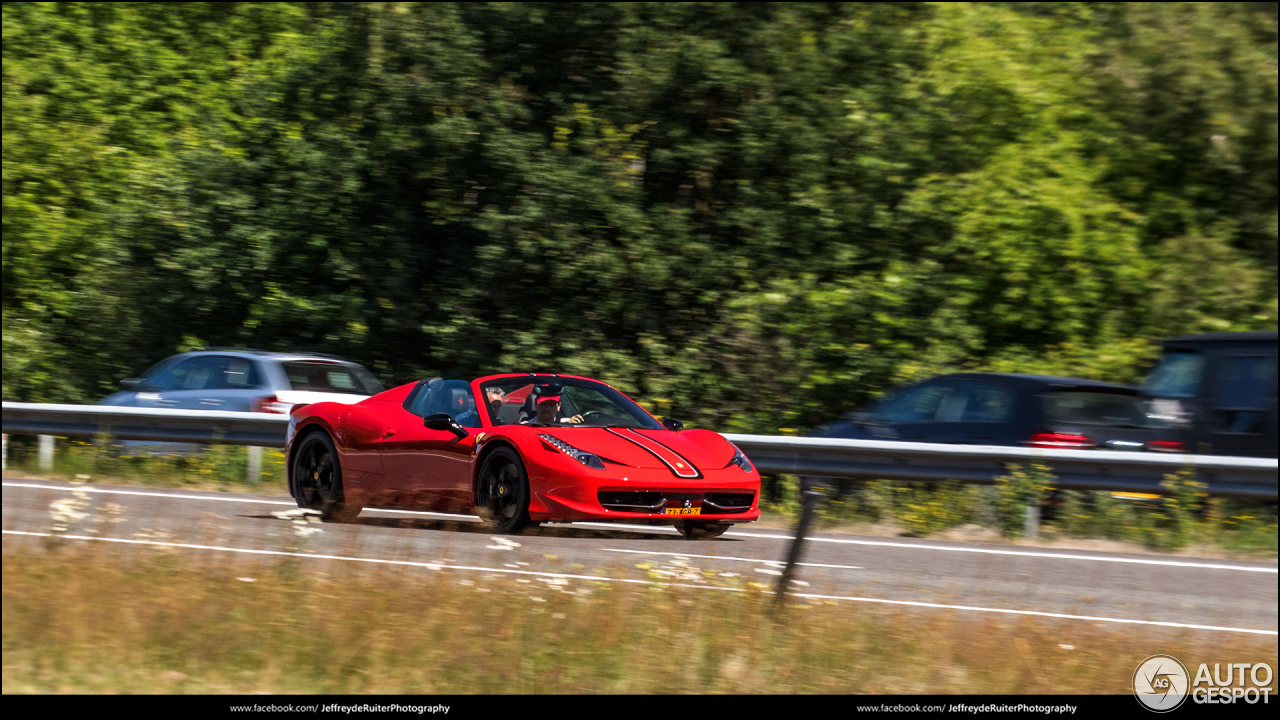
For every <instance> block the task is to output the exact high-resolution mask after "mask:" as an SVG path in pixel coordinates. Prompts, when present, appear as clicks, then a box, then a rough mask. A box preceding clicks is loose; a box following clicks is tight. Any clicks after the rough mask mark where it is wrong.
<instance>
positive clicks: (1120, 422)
mask: <svg viewBox="0 0 1280 720" xmlns="http://www.w3.org/2000/svg"><path fill="white" fill-rule="evenodd" d="M1040 399H1041V402H1043V403H1044V413H1045V415H1046V416H1047V417H1048V418H1049V422H1051V423H1053V424H1056V425H1101V426H1107V427H1139V428H1162V427H1166V424H1165V423H1164V422H1163V421H1161V420H1160V419H1158V418H1152V417H1149V416H1148V415H1147V413H1146V408H1145V407H1144V403H1143V402H1142V399H1141V398H1139V397H1137V396H1136V395H1126V394H1122V393H1107V392H1081V391H1078V390H1076V391H1073V390H1062V391H1053V392H1047V393H1044V394H1043V395H1041V396H1040Z"/></svg>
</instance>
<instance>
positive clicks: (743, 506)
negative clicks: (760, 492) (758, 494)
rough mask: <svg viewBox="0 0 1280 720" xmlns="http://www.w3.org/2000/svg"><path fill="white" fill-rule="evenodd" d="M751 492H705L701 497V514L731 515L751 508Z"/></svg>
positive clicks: (752, 496)
mask: <svg viewBox="0 0 1280 720" xmlns="http://www.w3.org/2000/svg"><path fill="white" fill-rule="evenodd" d="M753 500H755V495H754V494H752V493H707V494H706V495H704V496H703V498H702V514H703V515H731V514H733V513H744V512H746V511H748V510H750V509H751V502H752V501H753Z"/></svg>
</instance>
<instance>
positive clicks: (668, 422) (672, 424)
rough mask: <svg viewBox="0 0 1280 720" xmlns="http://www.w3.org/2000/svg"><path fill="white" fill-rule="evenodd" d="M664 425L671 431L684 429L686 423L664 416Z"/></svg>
mask: <svg viewBox="0 0 1280 720" xmlns="http://www.w3.org/2000/svg"><path fill="white" fill-rule="evenodd" d="M662 427H664V428H666V429H668V430H670V431H671V432H680V431H681V430H683V429H684V423H682V422H680V421H679V420H677V419H675V418H662Z"/></svg>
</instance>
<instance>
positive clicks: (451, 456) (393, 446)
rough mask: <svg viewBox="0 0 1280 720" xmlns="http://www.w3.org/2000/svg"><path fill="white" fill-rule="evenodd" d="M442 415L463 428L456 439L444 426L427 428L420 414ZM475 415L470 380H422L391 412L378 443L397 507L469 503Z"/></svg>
mask: <svg viewBox="0 0 1280 720" xmlns="http://www.w3.org/2000/svg"><path fill="white" fill-rule="evenodd" d="M438 413H445V414H447V415H449V416H450V417H452V418H454V420H457V421H458V423H459V424H461V425H463V426H464V427H466V428H467V429H468V433H469V434H468V436H467V437H465V438H460V437H458V436H457V435H455V434H454V433H453V432H451V431H448V430H432V429H431V428H428V427H425V426H424V425H423V424H422V421H423V418H425V417H427V416H430V415H435V414H438ZM479 428H480V416H479V415H478V414H477V413H476V405H475V397H474V395H473V394H472V391H471V386H470V384H469V383H467V382H465V381H462V380H444V381H437V382H432V383H427V384H426V385H423V386H422V387H421V388H419V389H418V390H417V391H415V392H414V393H413V394H412V395H411V396H410V397H409V398H408V400H407V401H406V404H405V405H404V406H401V407H400V409H399V410H398V411H396V412H393V413H391V420H390V422H389V423H388V427H387V429H386V431H385V432H384V437H383V439H382V442H381V444H380V448H381V455H382V467H383V471H384V473H385V475H386V480H385V482H386V486H387V488H388V489H389V490H390V491H391V493H392V494H393V495H394V497H395V500H394V501H393V502H394V504H397V505H425V506H432V507H440V508H446V509H462V508H465V506H466V505H467V504H468V503H469V502H470V499H471V493H470V486H471V454H472V450H473V449H474V447H475V435H476V434H477V433H478V432H479Z"/></svg>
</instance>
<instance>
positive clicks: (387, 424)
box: [286, 373, 760, 538]
mask: <svg viewBox="0 0 1280 720" xmlns="http://www.w3.org/2000/svg"><path fill="white" fill-rule="evenodd" d="M286 452H287V456H288V464H287V467H288V477H289V493H290V494H291V495H293V497H294V498H295V499H297V501H298V505H299V506H300V507H303V508H310V509H313V510H317V511H319V512H320V513H321V514H322V516H323V517H325V518H332V519H337V520H343V519H352V518H354V517H355V516H356V515H358V514H359V513H360V510H361V508H365V507H379V508H403V509H435V510H442V511H445V512H466V511H468V510H470V509H472V508H474V509H475V510H476V512H477V513H478V514H479V515H480V516H481V517H483V518H486V519H487V520H488V521H489V522H491V523H492V524H493V525H494V527H495V528H496V529H497V530H498V531H499V532H505V533H512V532H518V531H519V530H521V529H522V528H524V527H527V526H529V525H536V524H538V523H541V522H571V521H580V520H592V521H602V520H603V521H611V520H612V521H624V522H630V523H644V522H648V523H671V524H674V525H675V526H676V527H677V528H678V529H679V530H680V532H681V534H683V535H684V536H685V537H686V538H708V537H716V536H718V535H720V534H721V533H723V532H724V531H725V530H726V529H728V527H729V526H730V525H732V524H734V523H740V522H750V521H752V520H757V519H759V517H760V509H759V497H760V475H759V473H757V472H756V470H755V468H754V467H753V466H752V465H751V462H750V461H749V460H748V459H747V457H746V456H745V455H743V454H742V452H741V451H740V450H738V448H736V447H735V446H734V445H733V444H732V443H730V442H729V441H728V440H725V439H724V438H723V437H721V436H720V435H718V434H716V433H714V432H711V431H709V430H684V429H683V426H682V425H681V423H680V422H679V421H677V420H672V419H667V420H665V421H663V422H658V420H656V419H655V418H654V417H653V416H652V415H650V414H649V413H647V412H645V410H644V409H643V408H641V407H640V406H639V405H637V404H636V403H634V402H632V401H631V399H630V398H628V397H627V396H625V395H623V394H622V393H620V392H618V391H617V390H615V389H613V388H612V387H609V386H608V385H606V384H605V383H602V382H598V381H596V380H591V379H588V378H581V377H571V376H566V375H535V374H532V373H524V374H511V375H492V376H489V377H483V378H480V379H478V380H472V381H471V382H467V381H464V380H441V379H439V378H434V379H432V380H423V381H421V382H418V383H412V384H408V385H402V386H400V387H397V388H394V389H391V390H387V391H386V392H383V393H379V394H377V395H374V396H372V397H370V398H368V399H367V400H364V401H363V402H359V403H356V404H354V405H343V404H338V403H333V402H322V403H316V404H313V405H304V406H299V407H295V408H294V409H293V412H292V413H291V415H290V419H289V435H288V441H287V444H286Z"/></svg>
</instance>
